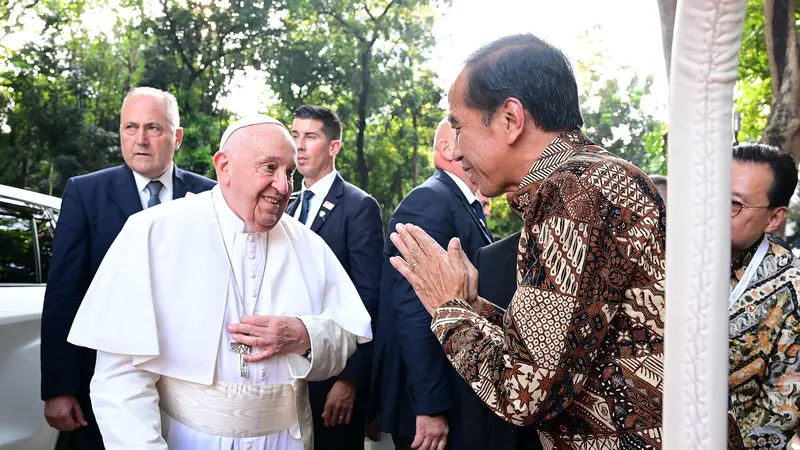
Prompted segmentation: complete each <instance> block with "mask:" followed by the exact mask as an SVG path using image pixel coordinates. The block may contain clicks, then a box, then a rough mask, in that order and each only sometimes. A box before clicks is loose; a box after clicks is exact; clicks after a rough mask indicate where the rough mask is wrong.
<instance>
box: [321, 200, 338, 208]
mask: <svg viewBox="0 0 800 450" xmlns="http://www.w3.org/2000/svg"><path fill="white" fill-rule="evenodd" d="M334 206H336V205H334V204H333V203H331V202H329V201H326V202H325V203H323V204H322V207H323V208H325V209H327V210H331V209H333V207H334Z"/></svg>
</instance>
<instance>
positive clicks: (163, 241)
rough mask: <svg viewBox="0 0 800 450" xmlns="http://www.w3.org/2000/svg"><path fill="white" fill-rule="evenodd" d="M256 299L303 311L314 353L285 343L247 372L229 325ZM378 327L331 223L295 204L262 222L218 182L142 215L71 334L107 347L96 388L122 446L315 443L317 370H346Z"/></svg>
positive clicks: (113, 251) (103, 422) (276, 447)
mask: <svg viewBox="0 0 800 450" xmlns="http://www.w3.org/2000/svg"><path fill="white" fill-rule="evenodd" d="M215 210H216V214H215ZM217 216H218V217H219V222H218V221H217ZM223 236H224V239H225V245H226V246H227V251H228V252H230V257H231V258H230V261H231V262H230V263H229V259H228V254H226V249H225V247H224V246H223V243H222V239H223ZM265 258H266V265H265ZM231 265H232V266H233V275H234V276H231ZM234 280H236V283H238V284H239V286H238V289H240V291H239V292H240V293H242V294H243V295H244V303H245V308H246V309H245V310H244V311H243V310H242V308H241V306H240V304H239V301H238V300H237V295H238V294H237V293H236V292H235V289H237V286H236V285H235V283H234ZM256 300H258V301H257V302H256ZM254 304H255V305H256V306H255V313H256V314H259V315H275V316H292V317H298V318H300V319H301V320H302V321H303V323H304V324H305V326H306V328H307V329H308V333H309V336H310V337H311V357H310V361H309V359H308V358H306V357H304V356H302V355H294V354H292V355H282V356H276V357H272V358H270V359H268V360H266V361H262V362H259V363H249V368H248V372H249V374H248V376H247V377H242V376H241V375H240V360H239V355H238V354H236V353H233V352H231V349H230V344H231V342H233V340H232V338H231V334H230V333H229V332H228V330H227V325H228V324H232V323H237V322H239V320H240V317H241V316H243V315H245V314H248V313H250V312H251V311H253V307H254ZM371 338H372V333H371V328H370V316H369V314H368V313H367V311H366V309H365V308H364V305H363V303H362V301H361V299H360V298H359V295H358V292H357V291H356V289H355V287H354V286H353V284H352V282H351V281H350V278H349V277H348V276H347V273H346V272H345V271H344V269H343V268H342V267H341V265H340V264H339V262H338V260H337V259H336V256H335V255H334V254H333V252H331V250H330V249H329V248H328V246H327V245H326V244H325V242H324V241H323V240H322V239H321V238H320V237H319V236H317V235H316V234H315V233H313V232H312V231H310V230H309V229H308V228H306V227H304V226H302V225H301V224H300V223H298V222H297V221H296V220H295V219H293V218H291V217H289V216H287V215H284V216H283V217H282V218H281V220H280V222H279V223H278V224H277V225H276V226H275V228H274V229H273V230H272V231H270V232H269V233H248V232H247V230H246V227H245V224H244V221H242V220H241V219H239V218H238V217H237V216H236V215H235V214H234V213H233V211H232V210H231V209H230V208H229V207H228V205H227V204H226V203H225V200H224V198H223V196H222V193H221V191H220V189H219V187H215V188H214V189H213V190H211V191H209V192H205V193H202V194H198V195H194V196H189V197H186V198H184V199H180V200H175V201H173V202H171V203H169V204H167V205H163V206H159V207H155V208H150V209H147V210H145V211H143V212H141V213H138V214H135V215H133V216H131V217H130V218H129V219H128V221H127V223H126V224H125V226H124V228H123V229H122V232H121V233H120V234H119V236H118V237H117V239H116V240H115V241H114V244H113V245H112V246H111V248H110V249H109V251H108V253H107V254H106V256H105V258H104V260H103V262H102V264H101V265H100V268H99V270H98V272H97V274H96V276H95V278H94V281H93V282H92V284H91V286H90V288H89V290H88V292H87V294H86V296H85V298H84V300H83V303H82V305H81V307H80V309H79V310H78V314H77V316H76V317H75V322H74V323H73V326H72V329H71V331H70V335H69V338H68V340H69V342H71V343H73V344H75V345H80V346H83V347H89V348H93V349H96V350H98V353H97V365H96V369H95V375H94V377H93V378H92V382H91V387H90V390H91V399H92V406H93V408H94V413H95V416H96V417H97V422H98V424H99V426H100V431H101V432H102V434H103V440H104V442H105V446H106V448H107V449H109V450H115V449H126V450H128V449H147V450H157V449H158V450H163V449H167V448H168V447H169V448H170V449H172V450H182V449H198V450H206V449H209V450H210V449H214V450H216V449H225V450H229V449H241V450H257V449H269V450H294V449H297V450H310V449H311V445H312V430H313V425H312V418H311V411H310V406H309V402H308V389H307V387H306V383H307V382H308V381H316V380H325V379H328V378H330V377H331V376H334V375H336V374H338V373H339V372H341V370H342V369H344V367H345V363H346V361H347V358H348V357H349V356H350V355H352V353H353V352H354V351H355V348H356V343H357V342H358V343H363V342H367V341H369V340H370V339H371ZM255 351H258V349H255Z"/></svg>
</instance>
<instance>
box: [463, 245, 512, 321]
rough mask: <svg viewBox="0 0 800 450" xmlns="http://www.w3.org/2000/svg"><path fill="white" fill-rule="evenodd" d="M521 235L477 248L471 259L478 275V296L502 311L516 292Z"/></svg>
mask: <svg viewBox="0 0 800 450" xmlns="http://www.w3.org/2000/svg"><path fill="white" fill-rule="evenodd" d="M521 234H522V232H521V231H518V232H516V233H514V234H512V235H511V236H508V237H506V238H503V239H500V240H499V241H497V242H495V243H493V244H490V245H487V246H486V247H483V248H479V249H478V251H476V252H475V256H474V257H473V258H472V264H473V265H474V266H475V268H476V269H478V274H479V275H480V276H479V277H478V294H479V295H480V296H481V297H483V298H485V299H486V300H489V301H490V302H492V303H494V304H495V305H497V306H500V307H501V308H503V309H506V308H508V304H509V303H511V297H513V296H514V292H516V291H517V252H518V251H519V237H520V235H521Z"/></svg>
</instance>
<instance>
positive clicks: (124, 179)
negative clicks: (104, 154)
mask: <svg viewBox="0 0 800 450" xmlns="http://www.w3.org/2000/svg"><path fill="white" fill-rule="evenodd" d="M111 183H112V185H113V186H112V187H111V189H109V193H110V194H111V198H112V200H113V201H114V204H115V205H117V207H118V208H119V209H120V211H122V214H124V215H125V217H130V216H132V215H134V214H136V213H137V212H139V211H141V210H142V199H141V198H140V197H139V192H138V190H137V189H136V180H134V179H133V172H131V169H130V168H128V166H125V165H123V166H120V167H119V168H118V172H117V174H116V176H114V177H113V178H112V179H111Z"/></svg>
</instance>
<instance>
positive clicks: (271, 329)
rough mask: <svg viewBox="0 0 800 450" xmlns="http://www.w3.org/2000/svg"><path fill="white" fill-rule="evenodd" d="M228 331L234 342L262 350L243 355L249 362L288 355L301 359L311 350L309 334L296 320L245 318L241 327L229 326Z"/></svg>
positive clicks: (239, 325)
mask: <svg viewBox="0 0 800 450" xmlns="http://www.w3.org/2000/svg"><path fill="white" fill-rule="evenodd" d="M228 331H230V332H231V335H232V337H233V340H234V341H236V342H240V343H242V344H245V345H249V346H251V347H254V348H256V349H258V350H260V351H259V352H257V353H255V354H252V355H244V359H245V360H247V361H249V362H255V361H261V360H264V359H267V358H271V357H273V356H275V355H285V354H289V353H296V354H298V355H302V354H304V353H305V352H306V351H308V349H310V348H311V338H310V337H309V336H308V330H307V329H306V326H305V325H304V324H303V321H301V320H300V319H298V318H297V317H282V316H244V317H242V323H236V324H231V325H228Z"/></svg>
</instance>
